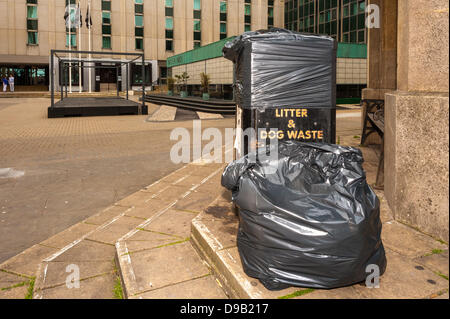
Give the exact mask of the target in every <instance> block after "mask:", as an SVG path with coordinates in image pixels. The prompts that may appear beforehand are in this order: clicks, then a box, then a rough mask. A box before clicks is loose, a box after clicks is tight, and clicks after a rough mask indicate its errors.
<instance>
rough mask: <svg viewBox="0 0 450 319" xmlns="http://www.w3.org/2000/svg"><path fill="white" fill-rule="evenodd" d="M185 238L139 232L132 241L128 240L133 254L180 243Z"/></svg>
mask: <svg viewBox="0 0 450 319" xmlns="http://www.w3.org/2000/svg"><path fill="white" fill-rule="evenodd" d="M184 239H185V238H182V237H177V236H173V235H169V234H163V233H158V232H152V231H146V230H139V231H138V232H137V233H136V234H134V235H133V236H132V237H131V239H128V240H126V241H125V242H126V245H127V248H128V251H129V252H130V253H133V252H135V251H140V250H146V249H153V248H157V247H160V246H163V245H168V244H170V243H175V242H179V241H180V240H184Z"/></svg>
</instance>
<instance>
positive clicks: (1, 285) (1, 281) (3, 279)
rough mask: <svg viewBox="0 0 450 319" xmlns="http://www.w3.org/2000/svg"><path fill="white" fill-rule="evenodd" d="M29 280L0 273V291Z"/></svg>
mask: <svg viewBox="0 0 450 319" xmlns="http://www.w3.org/2000/svg"><path fill="white" fill-rule="evenodd" d="M29 280H30V279H29V278H26V277H22V276H18V275H14V274H11V273H7V272H3V271H0V291H1V290H3V289H5V288H9V287H12V286H14V285H17V284H20V283H23V282H28V281H29Z"/></svg>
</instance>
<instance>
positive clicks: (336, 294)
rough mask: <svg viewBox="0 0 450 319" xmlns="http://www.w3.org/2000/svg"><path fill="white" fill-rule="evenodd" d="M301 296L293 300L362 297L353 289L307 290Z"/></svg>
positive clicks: (351, 287)
mask: <svg viewBox="0 0 450 319" xmlns="http://www.w3.org/2000/svg"><path fill="white" fill-rule="evenodd" d="M305 292H307V293H305V294H302V295H300V296H298V297H294V298H293V299H361V298H362V295H361V294H360V293H359V292H358V290H356V289H355V287H353V286H350V287H343V288H336V289H308V290H305Z"/></svg>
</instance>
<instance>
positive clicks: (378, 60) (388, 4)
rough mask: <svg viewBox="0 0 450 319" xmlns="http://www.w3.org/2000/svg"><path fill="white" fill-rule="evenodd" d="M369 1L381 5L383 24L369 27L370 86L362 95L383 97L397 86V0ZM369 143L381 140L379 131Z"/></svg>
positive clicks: (370, 97) (368, 84) (380, 16)
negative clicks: (377, 26)
mask: <svg viewBox="0 0 450 319" xmlns="http://www.w3.org/2000/svg"><path fill="white" fill-rule="evenodd" d="M368 5H377V6H378V8H379V9H380V11H379V12H380V15H379V18H380V27H379V28H370V29H367V35H368V36H367V88H366V89H363V90H362V98H363V99H375V100H384V95H385V94H386V93H388V92H392V91H394V90H395V89H396V88H397V0H369V1H368ZM364 107H365V106H364ZM364 112H365V110H364V109H363V110H362V112H361V114H362V116H361V127H363V124H364V123H363V121H364ZM368 144H381V139H380V137H379V136H378V134H371V135H369V136H368V138H367V139H366V141H365V145H368Z"/></svg>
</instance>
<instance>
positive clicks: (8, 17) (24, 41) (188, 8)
mask: <svg viewBox="0 0 450 319" xmlns="http://www.w3.org/2000/svg"><path fill="white" fill-rule="evenodd" d="M88 2H89V1H88V0H80V1H78V0H14V1H11V0H0V21H3V23H2V24H0V39H1V40H2V45H1V46H0V76H1V75H6V74H10V73H14V75H15V77H16V86H17V89H18V90H20V89H22V90H34V89H42V90H48V83H49V76H50V75H49V56H50V50H51V49H58V50H68V49H69V47H70V48H71V49H73V50H88V48H89V42H88V29H87V27H86V22H85V17H86V10H87V5H88ZM78 3H79V4H80V8H81V10H80V11H81V15H82V27H81V28H75V27H74V26H73V25H70V27H71V28H69V27H68V26H66V24H65V20H64V15H65V12H66V8H67V5H69V4H71V5H73V6H74V8H73V10H75V9H76V6H77V5H78ZM90 3H91V11H90V14H91V20H92V29H91V49H92V50H94V51H101V52H102V55H100V56H97V57H96V58H97V59H100V60H101V59H105V61H106V60H111V59H114V57H113V56H111V55H108V52H113V51H115V52H141V53H142V52H144V53H145V63H146V76H145V79H142V76H141V75H140V72H139V70H140V65H139V64H138V63H137V64H135V65H134V66H132V68H131V75H130V79H129V81H130V83H129V84H130V85H131V87H132V86H133V85H136V86H139V85H140V84H141V83H142V81H144V82H145V84H146V85H149V86H150V85H152V84H164V83H165V82H166V79H167V76H168V70H167V66H166V60H167V58H169V57H171V56H173V55H176V54H179V53H182V52H186V51H189V50H191V49H194V48H199V47H202V46H205V45H207V44H210V43H213V42H216V41H219V40H221V39H224V38H227V37H230V36H234V35H238V34H240V33H243V32H244V31H248V30H257V29H263V28H267V27H271V26H275V27H283V25H284V2H283V0H90ZM72 13H73V12H72ZM80 34H81V40H80ZM82 58H83V59H85V58H87V56H85V55H83V56H82ZM108 63H109V62H108ZM108 63H106V62H105V63H104V64H105V65H107V64H108ZM100 64H101V63H100ZM56 72H58V68H56ZM56 72H55V73H56ZM71 76H72V83H73V90H77V89H78V83H79V81H80V80H81V82H82V89H83V90H87V89H88V87H87V86H88V84H87V83H88V81H87V77H88V76H89V73H88V70H87V69H86V70H85V71H84V72H83V74H82V76H81V77H80V76H79V75H78V70H77V68H73V71H72V74H71ZM57 77H58V73H56V74H55V78H57ZM91 77H92V84H91V85H92V87H91V89H92V90H95V91H99V90H103V89H111V87H112V89H114V83H116V80H117V79H116V78H115V77H116V74H115V71H114V72H113V71H111V70H110V71H108V69H107V68H104V69H99V70H97V71H96V73H95V76H94V75H91ZM80 78H81V79H80ZM56 82H57V83H60V81H56ZM97 82H100V83H97ZM105 83H106V84H108V83H109V84H111V85H110V86H109V85H105Z"/></svg>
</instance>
